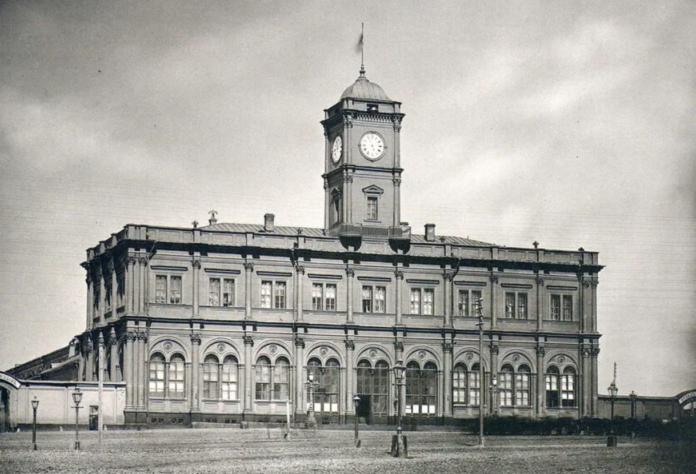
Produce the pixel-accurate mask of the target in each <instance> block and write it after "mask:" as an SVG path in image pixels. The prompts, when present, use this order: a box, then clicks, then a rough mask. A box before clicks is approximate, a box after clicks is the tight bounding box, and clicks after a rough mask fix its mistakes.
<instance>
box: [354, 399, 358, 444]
mask: <svg viewBox="0 0 696 474" xmlns="http://www.w3.org/2000/svg"><path fill="white" fill-rule="evenodd" d="M353 405H354V406H355V416H354V417H353V420H354V422H355V447H356V448H357V447H359V445H358V404H357V403H355V402H353Z"/></svg>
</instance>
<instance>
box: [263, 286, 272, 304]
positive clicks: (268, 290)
mask: <svg viewBox="0 0 696 474" xmlns="http://www.w3.org/2000/svg"><path fill="white" fill-rule="evenodd" d="M272 294H273V282H272V281H262V282H261V307H262V308H271V303H272V300H271V298H272V297H271V295H272Z"/></svg>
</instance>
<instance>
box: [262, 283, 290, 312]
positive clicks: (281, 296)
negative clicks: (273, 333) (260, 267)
mask: <svg viewBox="0 0 696 474" xmlns="http://www.w3.org/2000/svg"><path fill="white" fill-rule="evenodd" d="M261 307H262V308H275V309H285V308H286V307H287V283H286V282H284V281H272V280H264V281H262V282H261Z"/></svg>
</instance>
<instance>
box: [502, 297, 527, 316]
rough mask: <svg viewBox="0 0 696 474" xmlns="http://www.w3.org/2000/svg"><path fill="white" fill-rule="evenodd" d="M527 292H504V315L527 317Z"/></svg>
mask: <svg viewBox="0 0 696 474" xmlns="http://www.w3.org/2000/svg"><path fill="white" fill-rule="evenodd" d="M527 301H528V300H527V293H515V292H506V293H505V317H506V318H508V319H527V314H528V312H527Z"/></svg>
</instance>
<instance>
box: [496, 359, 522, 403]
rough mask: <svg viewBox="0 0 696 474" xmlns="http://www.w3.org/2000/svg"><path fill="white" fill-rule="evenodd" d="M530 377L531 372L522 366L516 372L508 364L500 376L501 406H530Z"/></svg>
mask: <svg viewBox="0 0 696 474" xmlns="http://www.w3.org/2000/svg"><path fill="white" fill-rule="evenodd" d="M529 377H530V370H529V367H527V366H526V365H521V366H519V367H518V368H517V370H516V371H515V370H514V369H513V368H512V366H510V365H509V364H506V365H504V366H503V368H502V370H501V372H500V373H499V374H498V379H499V388H500V406H503V407H512V406H521V407H526V406H529Z"/></svg>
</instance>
